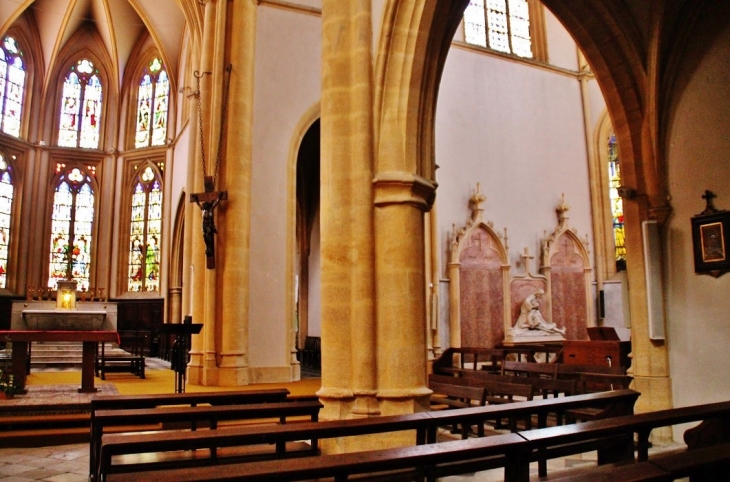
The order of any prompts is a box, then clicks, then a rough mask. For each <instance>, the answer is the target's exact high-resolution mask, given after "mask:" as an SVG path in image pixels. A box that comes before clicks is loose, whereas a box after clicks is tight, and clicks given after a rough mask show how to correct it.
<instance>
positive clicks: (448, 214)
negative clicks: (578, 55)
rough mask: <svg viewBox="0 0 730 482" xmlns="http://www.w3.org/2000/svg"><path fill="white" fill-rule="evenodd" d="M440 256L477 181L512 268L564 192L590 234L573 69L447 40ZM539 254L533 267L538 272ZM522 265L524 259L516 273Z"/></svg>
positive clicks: (534, 243)
mask: <svg viewBox="0 0 730 482" xmlns="http://www.w3.org/2000/svg"><path fill="white" fill-rule="evenodd" d="M436 163H437V164H438V165H439V166H440V168H439V169H438V171H437V173H436V179H437V181H438V183H439V187H438V191H437V197H436V202H437V208H438V216H439V221H438V223H439V232H440V238H439V239H440V243H441V246H442V252H443V253H442V261H441V266H443V267H444V268H443V269H444V270H445V266H446V264H447V257H446V250H447V247H448V241H449V234H450V232H451V226H452V223H453V224H456V226H457V228H459V227H461V226H463V225H464V224H465V222H466V221H467V220H468V219H469V216H470V211H469V209H468V201H469V197H470V196H471V195H472V194H473V192H474V190H475V187H476V183H477V182H480V183H481V192H482V193H483V194H485V195H486V196H487V202H486V203H485V205H484V207H485V213H484V217H485V220H486V221H494V228H495V229H496V230H498V231H502V230H503V228H505V227H506V228H507V229H508V237H509V253H510V260H511V262H512V266H513V268H514V267H515V266H517V265H518V263H519V262H520V257H519V255H520V254H521V253H522V251H523V249H524V248H525V247H528V248H529V250H530V252H531V253H532V254H534V255H537V254H538V250H539V247H540V240H541V239H542V238H543V237H544V232H545V231H547V232H548V233H552V232H553V230H554V229H555V227H556V226H557V215H556V213H555V208H556V207H557V206H558V205H559V204H560V201H561V194H562V193H565V196H566V201H567V203H568V204H569V205H570V206H571V210H570V211H569V212H568V216H569V217H570V221H569V224H570V225H571V226H574V227H576V228H577V230H578V235H579V236H580V237H581V238H583V237H585V235H586V234H589V240H590V242H591V246H592V244H593V242H592V230H591V217H590V216H591V209H590V195H589V183H588V163H587V158H586V146H585V134H584V124H583V112H582V106H581V98H580V85H579V82H578V81H577V80H576V79H575V78H573V77H570V76H565V75H561V74H556V73H552V72H548V71H545V70H542V69H537V68H534V67H530V66H527V65H524V64H520V63H515V62H509V61H504V60H501V59H498V58H493V57H490V56H487V55H480V54H479V53H475V52H471V51H467V50H464V49H458V48H452V49H451V51H450V53H449V56H448V58H447V61H446V67H445V70H444V75H443V80H442V83H441V89H440V91H439V99H438V110H437V115H436ZM537 262H538V260H537V257H536V259H535V260H534V261H533V265H532V268H531V269H532V272H533V273H535V272H537ZM521 272H523V269H522V268H521V267H520V268H519V269H518V270H514V269H513V271H512V274H517V273H521Z"/></svg>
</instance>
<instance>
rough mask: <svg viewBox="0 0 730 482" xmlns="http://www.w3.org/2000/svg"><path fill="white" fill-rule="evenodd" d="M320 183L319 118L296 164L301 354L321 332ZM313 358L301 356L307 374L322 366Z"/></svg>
mask: <svg viewBox="0 0 730 482" xmlns="http://www.w3.org/2000/svg"><path fill="white" fill-rule="evenodd" d="M319 184H320V122H319V119H317V120H316V121H314V123H312V125H311V126H310V127H309V128H308V129H307V131H306V133H305V134H304V137H303V138H302V141H301V143H300V145H299V150H298V152H297V165H296V246H297V256H296V260H297V262H296V272H295V275H296V277H297V293H296V299H297V307H296V316H297V345H296V347H297V349H298V351H299V352H300V353H301V352H302V350H303V349H304V348H305V344H306V340H307V338H308V337H314V338H318V337H320V335H321V322H320V319H321V303H320V300H321V297H320V291H321V283H320V269H321V268H320V267H321V265H320V236H319V188H320V186H319ZM311 361H312V360H310V359H309V358H308V357H307V359H301V357H300V363H302V371H303V375H305V376H306V375H307V374H311V372H312V370H315V371H316V370H317V369H318V368H319V367H318V366H317V364H316V363H311Z"/></svg>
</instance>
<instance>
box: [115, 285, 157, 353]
mask: <svg viewBox="0 0 730 482" xmlns="http://www.w3.org/2000/svg"><path fill="white" fill-rule="evenodd" d="M116 303H117V331H119V332H126V331H136V332H140V331H144V332H149V347H148V354H149V355H150V356H158V354H159V353H158V351H159V343H160V340H159V337H160V327H161V326H162V323H163V319H164V318H163V313H164V311H163V310H164V309H165V300H164V299H162V298H160V299H152V300H116Z"/></svg>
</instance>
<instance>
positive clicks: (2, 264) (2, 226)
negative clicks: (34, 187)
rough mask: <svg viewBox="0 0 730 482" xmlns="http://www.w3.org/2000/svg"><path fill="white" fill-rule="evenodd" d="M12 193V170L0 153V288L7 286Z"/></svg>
mask: <svg viewBox="0 0 730 482" xmlns="http://www.w3.org/2000/svg"><path fill="white" fill-rule="evenodd" d="M14 191H15V190H14V188H13V168H12V166H11V165H10V164H9V163H8V160H7V159H6V157H5V156H4V155H3V154H1V153H0V288H7V286H8V256H9V255H8V248H9V245H10V220H11V215H12V212H13V210H12V208H13V197H14Z"/></svg>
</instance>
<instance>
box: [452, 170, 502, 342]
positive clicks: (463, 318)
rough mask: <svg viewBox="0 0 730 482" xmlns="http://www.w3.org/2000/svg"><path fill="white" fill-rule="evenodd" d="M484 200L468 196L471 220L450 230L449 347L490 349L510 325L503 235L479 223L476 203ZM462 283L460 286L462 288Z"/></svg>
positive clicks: (478, 205) (482, 196) (478, 210)
mask: <svg viewBox="0 0 730 482" xmlns="http://www.w3.org/2000/svg"><path fill="white" fill-rule="evenodd" d="M486 199H487V198H486V197H485V196H484V195H483V194H481V193H480V192H479V185H478V184H477V191H476V193H475V194H474V195H473V196H472V197H471V199H470V204H471V206H470V207H471V209H472V215H471V219H469V221H467V223H466V225H465V226H464V227H463V228H461V229H459V230H457V229H456V227H454V231H453V233H452V236H451V247H450V251H449V264H448V270H449V278H450V282H449V303H450V304H449V344H450V346H452V347H457V346H478V347H484V346H488V347H489V346H495V345H497V344H498V343H501V342H502V341H503V340H504V336H505V330H506V329H507V327H508V326H509V316H510V315H509V313H510V290H509V271H510V262H509V254H508V246H507V230H506V229H505V232H504V235H503V234H502V233H498V232H497V231H495V230H494V223H492V222H491V221H490V222H486V221H484V219H483V217H482V212H483V211H484V209H482V207H481V204H482V203H483V202H485V201H486ZM462 280H463V281H464V283H462Z"/></svg>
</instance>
